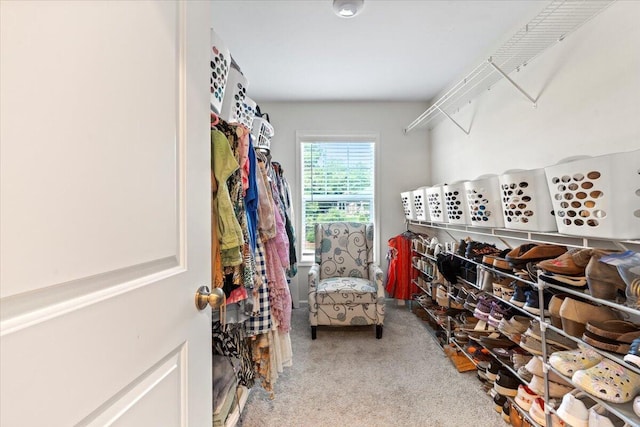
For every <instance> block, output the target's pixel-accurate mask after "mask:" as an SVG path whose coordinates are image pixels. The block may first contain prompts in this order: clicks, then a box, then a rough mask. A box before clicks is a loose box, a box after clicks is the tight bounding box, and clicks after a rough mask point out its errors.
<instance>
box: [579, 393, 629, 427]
mask: <svg viewBox="0 0 640 427" xmlns="http://www.w3.org/2000/svg"><path fill="white" fill-rule="evenodd" d="M636 399H637V398H636ZM600 412H602V413H600ZM604 412H605V410H604V408H603V407H602V406H601V405H599V404H598V405H595V406H592V407H591V408H589V427H614V425H613V423H612V422H611V420H610V419H609V418H607V417H606V416H605V415H604ZM636 415H638V416H640V413H638V412H636ZM627 425H628V424H627Z"/></svg>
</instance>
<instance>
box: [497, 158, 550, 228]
mask: <svg viewBox="0 0 640 427" xmlns="http://www.w3.org/2000/svg"><path fill="white" fill-rule="evenodd" d="M498 180H499V182H500V191H501V197H502V205H503V211H502V213H503V214H504V226H505V228H512V229H515V230H526V231H540V232H543V231H556V230H557V227H556V218H555V216H554V215H553V205H552V204H551V197H550V196H549V188H548V186H547V179H546V176H545V173H544V169H543V168H540V169H531V170H510V171H506V172H505V173H503V174H502V175H500V176H499V177H498Z"/></svg>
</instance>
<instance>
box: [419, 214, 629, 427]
mask: <svg viewBox="0 0 640 427" xmlns="http://www.w3.org/2000/svg"><path fill="white" fill-rule="evenodd" d="M407 228H408V229H409V230H411V231H414V232H416V233H424V234H427V235H429V236H433V235H434V232H435V233H437V234H440V236H442V235H443V234H444V235H447V236H449V237H450V238H451V240H452V241H454V242H456V241H459V240H460V239H461V238H465V237H467V236H469V235H472V236H489V237H491V238H493V240H499V241H501V242H502V243H503V244H504V246H505V247H512V244H513V243H514V242H517V244H520V243H521V242H531V243H542V244H557V245H564V246H569V247H583V248H592V247H593V248H603V249H617V250H621V249H622V250H627V249H629V250H633V251H636V252H640V241H637V240H620V241H611V240H601V239H593V238H584V237H575V236H567V235H561V234H558V233H534V232H527V231H518V230H512V229H491V228H480V227H469V226H464V225H453V224H441V223H430V222H425V221H409V223H408V227H407ZM510 242H511V243H512V244H509V243H510ZM453 255H454V256H456V257H458V258H459V259H461V260H463V261H465V262H468V263H472V264H473V265H478V264H480V263H478V262H475V261H473V260H470V259H467V258H465V257H463V256H460V255H458V254H455V253H453ZM414 256H415V257H418V258H420V259H426V260H428V261H430V262H433V265H434V267H435V260H436V258H435V257H434V256H433V255H430V254H427V253H420V252H418V251H415V250H414ZM480 265H481V266H482V268H483V269H485V270H487V271H489V272H491V273H492V274H494V275H496V276H498V277H505V278H508V279H510V280H517V281H519V282H523V283H526V284H527V285H530V286H531V287H532V288H533V289H534V290H537V291H538V297H539V301H540V304H541V306H542V305H543V304H544V297H543V294H544V292H545V290H550V291H560V292H562V293H565V294H570V295H574V296H576V297H579V298H580V299H582V300H588V301H591V302H593V303H596V304H598V305H604V306H608V307H610V308H612V309H614V310H617V311H618V312H620V313H622V314H623V317H626V318H629V317H631V318H632V319H635V320H634V321H635V322H636V323H637V319H640V310H638V309H635V308H632V307H628V306H626V305H623V304H618V303H616V302H614V301H609V300H603V299H598V298H594V297H591V296H590V295H588V294H586V293H584V292H581V291H580V290H574V289H571V288H568V287H564V286H559V285H555V284H551V283H547V282H543V281H539V282H533V281H530V280H526V279H523V278H522V277H520V276H517V275H514V274H509V273H505V272H503V271H500V270H497V269H495V268H491V267H487V266H485V265H483V264H480ZM418 267H421V265H418V266H416V265H415V264H414V268H416V269H417V270H418V274H419V277H422V280H423V281H422V282H420V283H419V280H414V283H415V284H416V285H417V286H418V287H419V288H420V289H421V290H422V291H423V292H425V294H427V295H431V287H430V286H424V281H426V282H427V283H428V282H429V281H428V280H427V279H429V278H432V276H430V275H428V274H426V273H427V272H428V271H426V272H425V271H423V270H424V269H421V268H418ZM458 283H461V284H463V285H465V286H466V287H468V288H473V289H476V290H480V291H481V293H484V294H486V295H489V296H491V297H493V295H492V294H491V293H489V292H485V291H482V290H481V289H480V288H479V286H478V285H477V284H476V283H475V282H474V281H469V280H467V278H465V277H458ZM447 286H448V289H449V293H450V297H451V291H452V289H453V287H452V285H451V284H450V283H448V282H447ZM496 299H497V300H498V301H500V303H504V304H505V305H508V306H510V307H512V308H513V309H514V311H515V313H516V314H517V315H526V316H529V317H531V318H532V319H536V320H538V321H539V322H540V330H541V334H540V335H541V338H542V339H541V341H542V360H543V362H544V363H543V372H544V389H545V395H546V396H549V379H548V376H549V373H550V372H553V373H554V374H557V375H559V376H560V377H562V378H563V379H564V380H565V381H566V382H567V383H568V384H571V385H572V386H573V387H574V388H575V389H576V390H580V391H584V390H581V388H580V387H579V386H578V385H577V384H575V383H574V382H573V381H572V380H571V378H568V377H566V376H564V375H562V374H561V373H560V372H558V370H557V369H555V368H554V367H553V366H551V365H550V364H549V363H548V360H549V354H547V353H548V351H547V350H548V348H547V345H546V344H547V342H546V335H547V332H546V331H547V330H550V331H554V332H556V333H558V334H560V335H562V336H564V337H566V338H568V339H570V340H572V341H574V342H576V343H578V344H580V345H581V346H585V347H587V348H590V349H593V350H594V351H596V352H597V353H599V354H600V355H601V356H602V357H604V358H606V359H608V360H610V361H613V362H615V363H616V364H618V365H620V366H622V367H624V368H625V369H628V370H630V371H632V372H634V373H636V374H639V375H640V368H638V367H636V366H635V365H633V364H630V363H627V362H625V361H624V360H623V355H621V354H617V353H612V352H608V351H604V350H601V349H599V348H596V347H593V346H591V345H589V344H588V343H586V342H584V341H583V340H581V339H579V338H576V337H573V336H571V335H569V334H567V333H565V332H564V331H563V330H562V329H559V328H556V327H554V326H553V325H551V322H550V319H549V318H547V317H544V310H540V314H539V315H536V314H533V313H530V312H528V311H526V310H524V309H523V308H521V307H518V306H516V305H514V304H512V303H510V302H509V301H506V300H504V299H500V298H496ZM446 326H447V337H448V339H449V342H450V343H452V344H454V345H456V346H457V347H458V348H459V349H460V350H461V351H462V352H463V353H464V354H465V355H467V357H469V359H470V360H472V361H473V356H472V355H470V354H468V353H467V352H466V351H465V349H464V345H463V344H461V343H458V342H457V341H456V339H455V337H454V335H453V333H452V331H451V327H452V319H450V318H449V319H448V320H447V322H446ZM496 331H497V329H496ZM516 344H517V343H516ZM487 350H488V351H489V353H490V354H491V355H492V356H493V358H494V359H495V360H497V361H498V362H500V363H502V365H503V367H504V368H506V369H507V370H509V371H510V372H511V373H512V374H513V375H515V376H516V377H517V378H519V379H520V380H521V381H522V382H523V383H524V384H527V383H528V381H526V380H525V379H523V378H522V377H521V376H520V375H519V374H518V372H517V370H516V369H514V368H513V366H512V365H510V364H509V363H507V362H505V361H504V359H503V358H501V357H499V355H497V354H495V352H494V351H493V350H492V349H491V348H488V349H487ZM585 393H586V392H585ZM586 394H587V395H588V398H589V399H590V400H591V401H592V405H591V406H593V405H595V404H599V405H600V406H601V407H603V408H605V409H606V410H607V411H608V412H609V413H610V414H611V415H613V416H615V417H617V418H618V419H620V420H621V421H622V422H624V423H626V424H627V425H631V426H640V417H638V416H637V415H636V414H635V413H634V411H633V399H632V400H631V401H630V402H627V403H622V404H615V403H611V402H608V401H604V400H601V399H599V398H598V397H596V396H593V395H591V394H589V393H586ZM547 400H548V399H546V400H545V408H548V409H545V416H546V425H547V426H551V425H552V424H553V421H552V416H553V417H554V418H555V416H554V415H553V414H554V413H555V409H554V408H553V407H552V405H548V404H546V403H547ZM558 403H559V402H558ZM513 406H514V407H515V408H516V409H519V407H518V406H517V405H513ZM556 408H557V406H556ZM520 412H521V415H522V416H523V418H526V419H527V420H528V421H529V422H530V423H531V424H532V425H536V426H538V425H540V424H539V423H536V422H535V420H533V419H532V418H531V417H530V416H529V414H528V413H527V412H525V411H524V410H522V411H520ZM556 421H557V420H556Z"/></svg>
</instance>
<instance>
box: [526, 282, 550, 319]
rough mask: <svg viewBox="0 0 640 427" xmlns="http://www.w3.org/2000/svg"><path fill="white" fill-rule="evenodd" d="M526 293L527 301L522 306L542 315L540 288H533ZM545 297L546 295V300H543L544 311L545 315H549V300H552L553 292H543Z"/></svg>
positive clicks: (530, 311)
mask: <svg viewBox="0 0 640 427" xmlns="http://www.w3.org/2000/svg"><path fill="white" fill-rule="evenodd" d="M525 295H526V296H527V302H526V303H524V306H523V307H522V308H523V309H525V310H526V311H528V312H529V313H532V314H535V315H540V301H539V299H538V297H539V295H538V290H537V289H532V290H530V291H527V292H525ZM543 297H544V301H543V307H542V311H543V313H544V316H549V310H548V307H549V301H551V294H549V293H546V292H545V293H544V294H543Z"/></svg>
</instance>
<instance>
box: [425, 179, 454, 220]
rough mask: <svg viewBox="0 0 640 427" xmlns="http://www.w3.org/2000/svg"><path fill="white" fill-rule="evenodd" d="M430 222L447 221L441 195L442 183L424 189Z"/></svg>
mask: <svg viewBox="0 0 640 427" xmlns="http://www.w3.org/2000/svg"><path fill="white" fill-rule="evenodd" d="M424 192H425V195H426V197H427V206H428V207H429V217H430V218H431V221H432V222H448V220H447V215H446V212H445V207H444V199H443V197H442V185H441V184H438V185H434V186H433V187H429V188H426V189H425V190H424Z"/></svg>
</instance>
